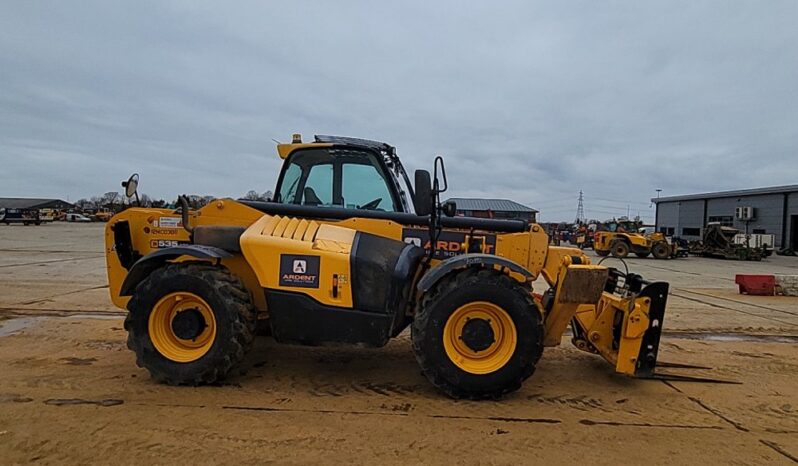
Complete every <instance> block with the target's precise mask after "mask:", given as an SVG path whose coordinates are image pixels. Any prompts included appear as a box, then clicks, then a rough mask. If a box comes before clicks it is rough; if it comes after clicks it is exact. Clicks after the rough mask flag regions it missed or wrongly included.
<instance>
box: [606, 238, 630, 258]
mask: <svg viewBox="0 0 798 466" xmlns="http://www.w3.org/2000/svg"><path fill="white" fill-rule="evenodd" d="M610 251H611V252H612V257H617V258H619V259H623V258H624V257H626V256H628V255H629V245H628V244H626V243H625V242H623V241H615V242H614V243H612V245H610Z"/></svg>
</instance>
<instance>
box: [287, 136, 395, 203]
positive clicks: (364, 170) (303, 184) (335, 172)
mask: <svg viewBox="0 0 798 466" xmlns="http://www.w3.org/2000/svg"><path fill="white" fill-rule="evenodd" d="M389 181H390V180H389V179H388V175H386V174H385V172H384V170H383V168H382V166H381V165H380V163H379V161H378V159H377V156H376V155H375V154H373V153H372V152H370V151H360V150H352V149H346V150H338V149H308V150H302V151H298V152H295V153H294V154H292V155H291V157H290V159H289V162H288V166H287V167H286V168H285V172H284V173H283V176H282V179H281V181H280V187H279V188H278V195H277V198H276V199H275V200H276V202H280V203H283V204H299V205H307V206H323V207H343V208H347V209H365V210H381V211H386V212H397V211H401V210H400V209H397V206H396V203H395V196H393V195H392V191H391V189H390V186H391V185H389Z"/></svg>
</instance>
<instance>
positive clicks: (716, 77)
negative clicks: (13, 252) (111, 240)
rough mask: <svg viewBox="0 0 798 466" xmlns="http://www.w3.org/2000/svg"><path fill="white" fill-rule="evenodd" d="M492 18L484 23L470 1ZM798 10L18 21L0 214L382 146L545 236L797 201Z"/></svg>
mask: <svg viewBox="0 0 798 466" xmlns="http://www.w3.org/2000/svg"><path fill="white" fill-rule="evenodd" d="M471 3H473V5H472V4H471ZM797 23H798V2H794V1H769V2H755V1H731V2H729V1H717V2H704V1H684V2H680V1H661V2H659V1H647V2H631V1H630V2H613V1H610V2H596V1H576V2H574V1H550V2H532V1H510V2H500V1H497V2H480V3H477V2H454V1H438V2H429V1H426V2H413V1H408V2H349V1H335V2H322V1H319V2H305V1H290V2H278V1H273V2H263V1H252V2H203V1H195V0H185V1H170V0H158V1H135V2H133V1H129V2H115V1H108V0H103V1H92V0H83V1H80V2H62V1H51V2H47V1H36V2H1V3H0V196H4V197H55V198H62V199H68V200H71V201H75V200H77V199H79V198H84V197H90V196H92V195H97V194H101V193H104V192H107V191H113V190H119V191H120V192H121V187H120V182H121V181H122V180H123V179H126V178H127V177H128V176H129V175H130V174H131V173H133V172H138V173H139V174H140V176H141V181H140V185H139V189H140V192H144V193H147V194H148V195H150V196H152V197H156V198H165V199H168V200H172V199H175V198H176V197H177V195H178V194H182V193H197V194H211V195H215V196H220V197H222V196H231V197H239V196H242V195H243V194H244V193H246V192H247V191H248V190H250V189H255V190H257V191H260V192H262V191H266V190H272V189H274V185H275V183H276V179H277V175H278V173H279V170H280V166H281V160H280V159H279V158H278V157H277V155H276V148H275V143H274V141H273V140H278V141H282V142H287V141H289V140H290V138H291V134H292V133H301V134H302V135H303V137H304V138H305V139H306V140H307V139H310V138H312V136H313V135H314V134H334V135H342V136H354V137H362V138H368V139H376V140H380V141H385V142H388V143H390V144H392V145H394V146H396V147H397V150H398V153H399V155H400V156H401V157H402V159H403V161H404V164H405V166H406V167H407V168H408V170H409V171H411V172H412V170H414V169H417V168H426V169H431V167H432V161H433V157H434V156H435V155H443V156H444V158H445V160H446V163H447V165H446V166H447V172H448V177H449V184H450V189H449V192H448V193H446V197H487V198H507V199H513V200H515V201H517V202H521V203H522V204H526V205H529V206H531V207H534V208H536V209H538V210H540V211H541V213H540V220H542V221H568V220H573V219H574V218H575V215H576V208H577V198H578V195H579V191H580V190H581V191H583V193H584V208H585V213H586V215H587V216H588V217H592V218H598V219H607V218H610V217H613V216H621V215H626V214H627V212H629V213H631V214H632V215H633V216H634V215H638V214H639V215H640V216H641V217H642V218H643V219H644V220H649V221H650V220H652V219H653V215H654V209H653V208H652V207H651V202H650V198H651V197H656V195H657V193H656V190H657V189H661V190H662V191H661V195H662V196H668V195H677V194H687V193H697V192H706V191H719V190H725V189H740V188H753V187H761V186H773V185H780V184H795V183H798V27H796V24H797Z"/></svg>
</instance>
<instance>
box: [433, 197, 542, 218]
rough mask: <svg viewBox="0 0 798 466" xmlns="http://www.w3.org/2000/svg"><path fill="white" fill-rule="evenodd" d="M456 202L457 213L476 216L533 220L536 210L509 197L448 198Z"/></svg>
mask: <svg viewBox="0 0 798 466" xmlns="http://www.w3.org/2000/svg"><path fill="white" fill-rule="evenodd" d="M449 201H452V202H454V203H455V204H457V215H463V216H466V217H478V218H504V219H508V218H509V219H516V218H517V219H521V220H527V221H530V222H535V221H537V220H536V218H535V217H536V215H537V213H538V211H537V210H535V209H533V208H531V207H527V206H525V205H523V204H519V203H517V202H515V201H511V200H509V199H474V198H463V197H454V198H451V199H448V200H447V202H449Z"/></svg>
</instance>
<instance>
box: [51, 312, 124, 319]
mask: <svg viewBox="0 0 798 466" xmlns="http://www.w3.org/2000/svg"><path fill="white" fill-rule="evenodd" d="M124 317H125V315H124V314H111V315H109V314H92V313H85V314H71V315H68V316H66V318H67V319H99V320H119V319H123V318H124Z"/></svg>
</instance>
